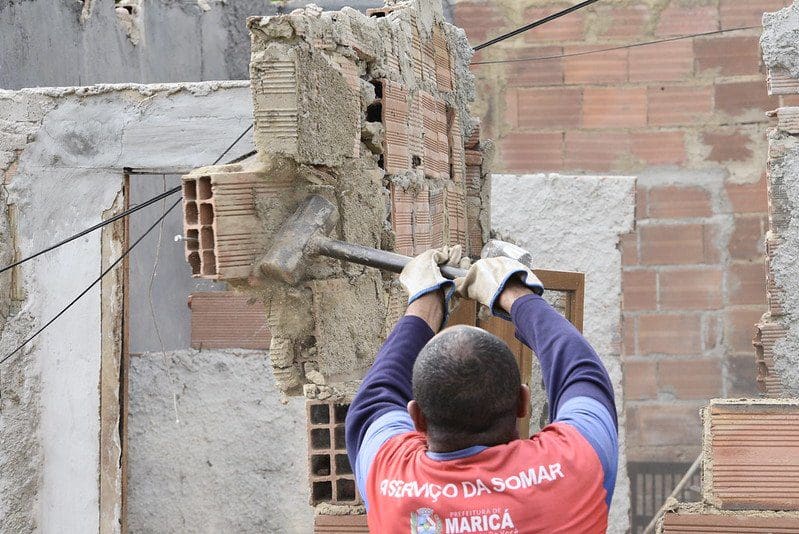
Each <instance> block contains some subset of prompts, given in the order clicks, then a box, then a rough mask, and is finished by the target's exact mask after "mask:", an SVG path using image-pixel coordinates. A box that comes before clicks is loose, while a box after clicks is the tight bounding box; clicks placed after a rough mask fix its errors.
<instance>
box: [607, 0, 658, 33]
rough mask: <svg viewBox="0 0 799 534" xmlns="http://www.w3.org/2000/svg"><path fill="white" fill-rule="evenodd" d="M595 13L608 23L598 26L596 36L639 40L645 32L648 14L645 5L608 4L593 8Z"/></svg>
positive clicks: (648, 11)
mask: <svg viewBox="0 0 799 534" xmlns="http://www.w3.org/2000/svg"><path fill="white" fill-rule="evenodd" d="M595 9H596V12H597V14H598V15H599V16H600V17H601V18H602V19H604V20H608V19H609V23H608V24H604V25H603V27H601V28H598V36H599V37H602V38H605V39H619V40H625V41H626V40H640V39H638V38H640V37H643V36H644V35H645V33H646V22H647V20H648V19H649V16H650V14H651V13H650V10H649V7H648V6H646V5H640V4H638V5H632V6H630V7H624V6H617V5H610V6H600V7H597V8H595Z"/></svg>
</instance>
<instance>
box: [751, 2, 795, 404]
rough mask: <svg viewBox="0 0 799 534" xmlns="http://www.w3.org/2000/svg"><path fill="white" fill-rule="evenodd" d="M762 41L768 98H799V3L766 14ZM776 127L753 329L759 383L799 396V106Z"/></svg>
mask: <svg viewBox="0 0 799 534" xmlns="http://www.w3.org/2000/svg"><path fill="white" fill-rule="evenodd" d="M763 21H764V32H763V37H762V38H761V44H762V47H763V57H764V60H765V62H766V65H767V66H768V69H769V74H768V89H769V93H770V94H778V95H790V94H792V95H795V94H799V66H798V63H799V59H797V58H799V47H797V45H796V42H795V39H794V38H793V36H794V35H795V32H796V31H797V30H799V6H797V5H796V4H795V3H794V4H793V5H792V6H791V7H787V8H785V9H782V10H780V11H778V12H775V13H767V14H766V15H765V16H764V19H763ZM771 115H772V116H773V117H776V125H775V127H774V128H773V129H772V130H771V131H770V132H769V136H768V137H769V151H768V157H769V159H768V197H769V202H768V210H769V225H768V233H767V235H766V252H767V254H766V269H767V298H768V306H769V309H768V312H767V313H766V314H765V315H763V318H762V320H761V321H760V322H759V323H758V324H757V326H756V330H755V340H754V345H755V349H756V354H757V368H758V374H757V380H758V385H759V386H760V389H761V391H763V392H764V393H765V394H766V395H768V396H770V397H780V396H796V395H799V371H798V369H799V356H797V354H799V287H797V282H796V281H797V274H799V273H798V272H797V265H796V258H797V252H798V251H799V186H798V185H797V177H799V137H797V135H799V127H797V124H799V108H797V107H781V108H779V109H777V110H776V111H775V112H773V113H771Z"/></svg>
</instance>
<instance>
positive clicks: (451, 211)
mask: <svg viewBox="0 0 799 534" xmlns="http://www.w3.org/2000/svg"><path fill="white" fill-rule="evenodd" d="M446 206H447V223H448V227H449V244H450V245H457V244H460V245H463V246H464V248H465V249H466V250H468V248H466V247H467V245H468V238H467V235H468V227H467V220H466V194H465V192H464V190H463V187H462V186H457V185H454V184H449V185H448V187H447V191H446Z"/></svg>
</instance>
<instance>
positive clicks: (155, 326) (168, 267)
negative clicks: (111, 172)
mask: <svg viewBox="0 0 799 534" xmlns="http://www.w3.org/2000/svg"><path fill="white" fill-rule="evenodd" d="M129 180H130V189H129V191H130V205H131V206H134V205H136V204H138V203H140V202H143V201H145V200H147V199H149V198H153V197H154V196H157V195H159V194H160V193H163V192H164V191H165V190H167V189H172V188H173V187H175V186H177V185H180V176H178V175H165V174H132V175H130V178H129ZM173 202H174V200H173V199H164V200H163V201H160V202H157V203H155V204H151V205H150V206H148V207H146V208H144V209H142V210H141V211H140V212H139V213H140V215H139V216H137V217H132V218H131V219H130V222H129V231H130V239H131V241H132V240H135V239H137V238H138V237H139V236H141V235H142V234H143V233H144V232H145V231H146V230H147V228H149V226H150V225H151V224H152V221H154V220H156V219H157V218H158V217H159V216H160V215H161V214H162V213H163V212H164V210H166V209H167V208H168V206H170V205H171V204H172V203H173ZM181 234H183V211H182V210H181V209H178V208H176V209H174V210H172V212H170V213H169V214H168V215H167V217H166V219H164V222H163V225H162V226H161V225H159V228H158V229H156V230H154V231H153V232H151V233H150V234H149V235H148V236H147V237H145V238H144V239H143V240H142V242H141V244H140V245H139V246H138V247H137V248H136V250H134V251H133V252H131V254H130V260H129V263H128V265H129V276H130V279H129V284H128V297H129V298H130V305H129V306H130V307H129V312H128V319H129V320H128V327H129V331H128V336H129V347H130V348H129V350H130V352H132V353H137V354H138V353H142V352H157V351H161V350H177V349H188V348H190V347H191V310H190V309H189V306H188V299H189V295H190V294H192V293H196V292H200V291H222V290H224V289H225V288H226V287H227V284H224V283H214V282H212V281H210V280H202V279H199V278H192V276H191V267H189V264H188V262H187V261H186V257H185V255H184V248H185V245H184V244H183V242H175V240H174V237H175V236H176V235H181ZM159 238H160V239H159Z"/></svg>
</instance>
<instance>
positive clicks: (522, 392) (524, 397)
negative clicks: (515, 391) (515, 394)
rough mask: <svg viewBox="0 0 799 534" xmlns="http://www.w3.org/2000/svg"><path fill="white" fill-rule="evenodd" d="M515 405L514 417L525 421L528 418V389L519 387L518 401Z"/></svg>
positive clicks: (523, 386)
mask: <svg viewBox="0 0 799 534" xmlns="http://www.w3.org/2000/svg"><path fill="white" fill-rule="evenodd" d="M517 402H518V404H517V405H516V417H517V418H519V419H526V418H528V417H530V387H529V386H527V385H526V384H522V385H521V387H519V400H518V401H517Z"/></svg>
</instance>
